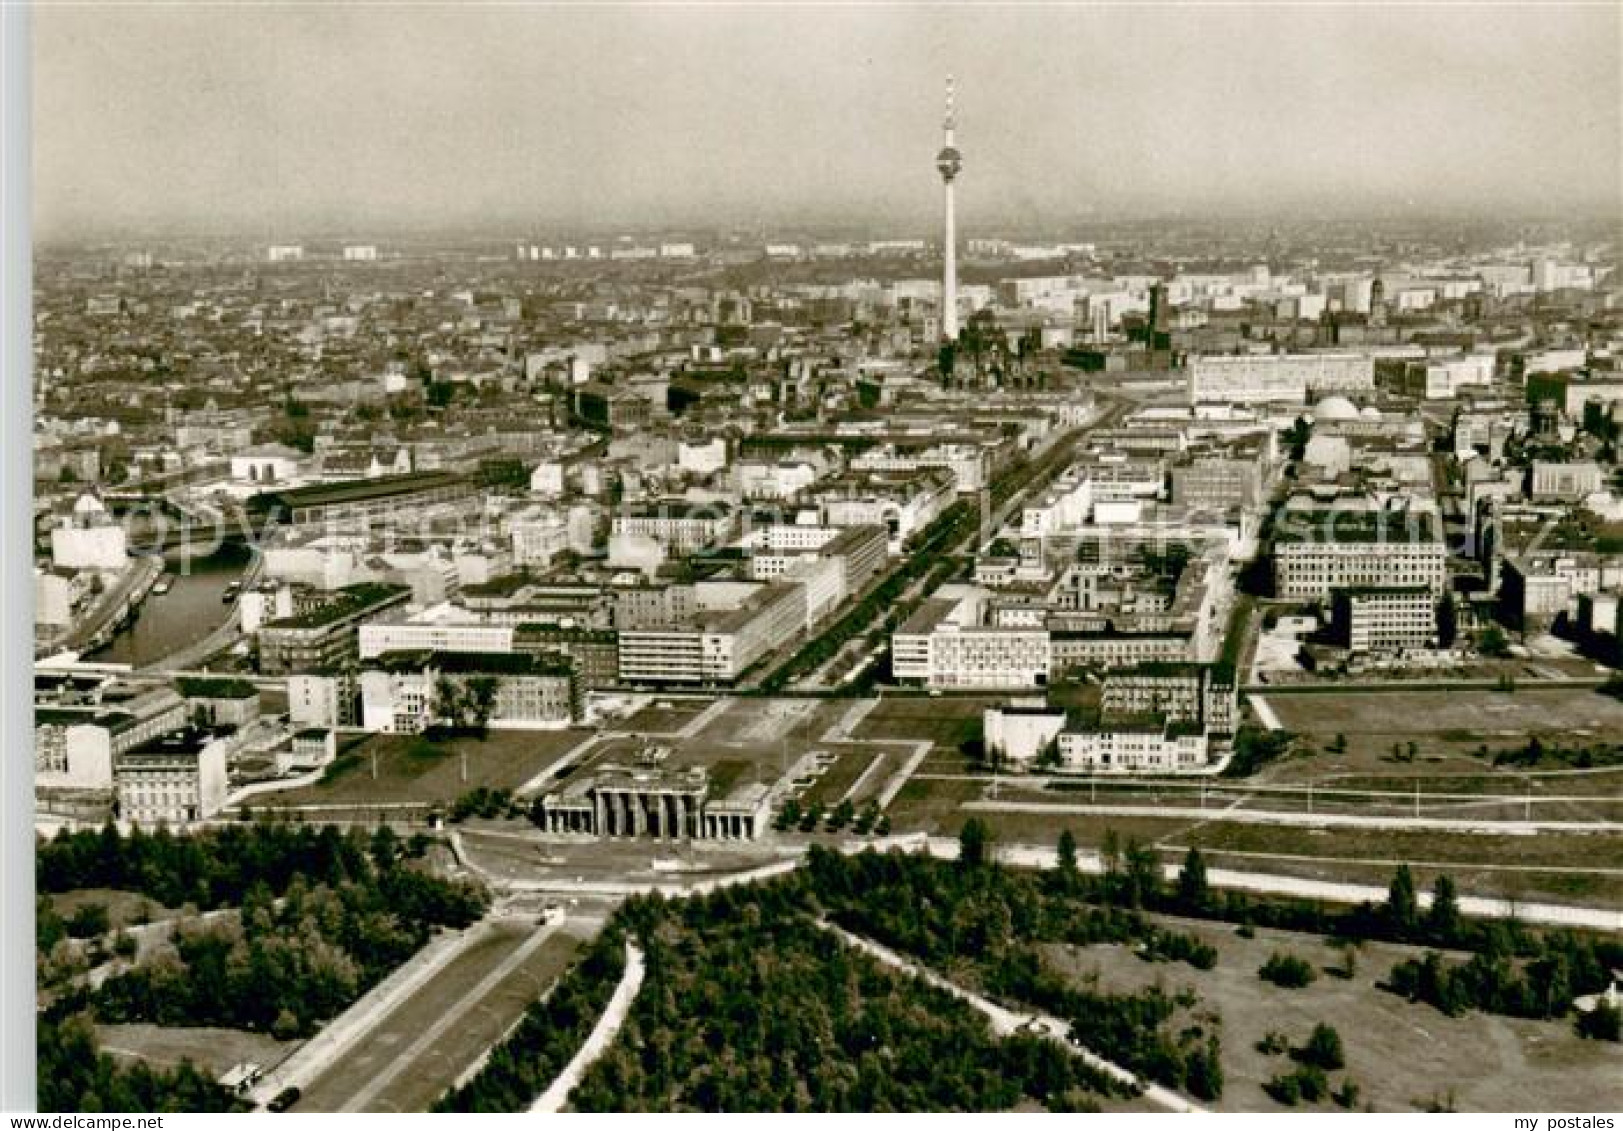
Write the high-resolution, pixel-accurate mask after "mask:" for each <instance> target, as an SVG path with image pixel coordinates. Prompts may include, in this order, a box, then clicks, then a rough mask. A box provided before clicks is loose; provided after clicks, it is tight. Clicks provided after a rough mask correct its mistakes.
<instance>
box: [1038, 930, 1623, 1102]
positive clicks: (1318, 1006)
mask: <svg viewBox="0 0 1623 1131" xmlns="http://www.w3.org/2000/svg"><path fill="white" fill-rule="evenodd" d="M1175 925H1176V927H1177V928H1178V929H1179V930H1184V931H1189V932H1191V933H1193V934H1195V935H1198V936H1199V937H1200V938H1202V939H1203V940H1205V941H1206V942H1208V943H1210V944H1211V945H1212V946H1214V947H1216V948H1217V950H1218V953H1219V959H1218V963H1217V966H1216V967H1215V968H1214V969H1212V970H1209V971H1200V970H1195V969H1193V968H1192V967H1189V966H1186V965H1182V964H1172V965H1167V964H1151V963H1148V962H1145V961H1143V960H1142V959H1140V958H1138V957H1137V956H1136V955H1134V954H1133V953H1131V952H1130V951H1128V950H1126V949H1124V948H1122V947H1119V946H1093V947H1065V946H1058V945H1056V946H1050V947H1047V948H1045V958H1046V959H1047V960H1048V961H1049V962H1050V963H1051V964H1052V965H1053V966H1054V967H1055V968H1056V969H1058V970H1060V971H1062V972H1064V973H1066V974H1067V975H1069V976H1071V977H1073V978H1076V979H1085V978H1091V976H1092V975H1093V974H1094V973H1097V975H1098V978H1099V984H1100V986H1101V987H1102V988H1106V989H1117V990H1127V989H1139V988H1144V987H1148V986H1150V985H1153V984H1155V983H1156V982H1161V983H1162V984H1164V985H1165V986H1166V987H1167V988H1168V989H1176V988H1178V987H1181V986H1191V987H1193V988H1194V990H1195V992H1196V993H1197V994H1198V995H1199V996H1200V1001H1199V1003H1197V1005H1196V1006H1195V1012H1197V1013H1198V1012H1200V1011H1201V1010H1204V1009H1215V1010H1216V1011H1217V1012H1218V1013H1219V1014H1220V1016H1221V1018H1222V1035H1223V1068H1224V1075H1225V1077H1226V1081H1225V1087H1224V1090H1223V1097H1222V1099H1221V1100H1219V1101H1218V1102H1217V1103H1216V1105H1215V1106H1216V1108H1217V1109H1218V1110H1221V1111H1254V1112H1270V1111H1273V1112H1277V1111H1281V1110H1284V1109H1282V1108H1281V1107H1280V1105H1278V1104H1277V1103H1275V1101H1274V1100H1273V1099H1272V1098H1271V1097H1269V1096H1268V1095H1267V1093H1265V1092H1264V1091H1263V1090H1262V1085H1263V1084H1264V1083H1266V1082H1267V1081H1268V1080H1269V1079H1271V1078H1272V1077H1273V1076H1274V1075H1276V1074H1279V1073H1282V1072H1288V1071H1290V1069H1291V1068H1292V1067H1293V1065H1292V1063H1291V1062H1290V1060H1289V1058H1288V1057H1286V1056H1283V1055H1274V1056H1269V1055H1266V1054H1264V1053H1262V1052H1260V1051H1258V1050H1257V1048H1256V1044H1257V1042H1258V1041H1259V1040H1260V1039H1261V1038H1262V1037H1263V1035H1264V1034H1265V1033H1267V1032H1269V1031H1272V1030H1277V1031H1279V1032H1282V1033H1284V1034H1285V1035H1286V1036H1287V1037H1288V1038H1289V1039H1290V1040H1291V1042H1292V1044H1294V1045H1300V1044H1301V1043H1302V1042H1303V1041H1305V1040H1306V1038H1307V1036H1308V1034H1309V1033H1310V1032H1311V1031H1312V1028H1313V1026H1314V1025H1315V1024H1317V1023H1319V1022H1321V1021H1322V1022H1325V1023H1327V1024H1329V1025H1332V1026H1334V1027H1335V1028H1336V1030H1337V1031H1338V1032H1339V1033H1340V1035H1341V1039H1342V1044H1343V1047H1344V1049H1345V1051H1346V1057H1347V1067H1346V1069H1345V1070H1344V1071H1338V1072H1334V1073H1331V1081H1332V1084H1335V1085H1339V1084H1340V1082H1341V1081H1342V1080H1343V1078H1346V1077H1350V1078H1352V1079H1354V1080H1356V1081H1357V1082H1358V1084H1359V1087H1360V1090H1361V1092H1362V1097H1361V1099H1360V1101H1359V1106H1360V1108H1362V1107H1363V1106H1364V1105H1365V1104H1368V1105H1370V1106H1372V1107H1373V1108H1374V1109H1375V1110H1377V1111H1413V1110H1424V1109H1425V1108H1426V1106H1427V1105H1428V1104H1429V1103H1431V1102H1432V1101H1433V1100H1434V1099H1441V1100H1446V1099H1447V1098H1448V1097H1449V1096H1450V1095H1452V1100H1453V1106H1454V1107H1455V1108H1456V1109H1457V1110H1459V1111H1513V1110H1516V1111H1520V1110H1533V1111H1545V1110H1547V1111H1564V1110H1568V1109H1570V1108H1574V1107H1576V1108H1582V1109H1584V1110H1596V1111H1615V1110H1617V1109H1618V1108H1619V1107H1623V1073H1620V1072H1618V1071H1617V1067H1618V1058H1617V1046H1616V1045H1612V1044H1606V1043H1603V1042H1599V1041H1585V1040H1581V1039H1579V1038H1578V1037H1577V1036H1576V1035H1575V1034H1574V1033H1573V1030H1572V1024H1571V1022H1570V1021H1565V1022H1558V1021H1524V1020H1519V1019H1514V1018H1507V1017H1498V1016H1493V1015H1489V1014H1483V1013H1470V1014H1467V1015H1465V1016H1464V1017H1458V1018H1450V1017H1446V1016H1444V1015H1443V1014H1442V1013H1439V1012H1438V1011H1437V1010H1435V1009H1432V1008H1431V1007H1430V1006H1425V1005H1411V1004H1410V1003H1408V1002H1407V1001H1405V1000H1404V999H1402V998H1399V997H1396V996H1394V995H1392V994H1388V993H1385V992H1383V991H1381V990H1378V989H1376V988H1375V983H1376V982H1377V981H1379V980H1380V979H1382V978H1384V977H1385V976H1386V975H1387V973H1388V972H1389V971H1390V970H1391V968H1392V966H1393V964H1394V963H1395V962H1397V961H1398V960H1399V959H1400V958H1405V957H1410V956H1411V955H1412V954H1414V953H1417V952H1416V951H1414V950H1413V949H1412V948H1406V947H1398V946H1390V945H1386V944H1381V943H1366V944H1364V946H1362V947H1361V948H1360V950H1359V953H1358V959H1357V967H1356V972H1355V973H1354V976H1353V977H1352V978H1351V979H1346V978H1341V977H1337V976H1334V975H1330V974H1328V973H1321V975H1320V977H1319V978H1318V980H1317V981H1315V982H1314V983H1313V984H1312V985H1310V986H1308V987H1306V988H1304V989H1298V990H1286V989H1280V988H1278V987H1276V986H1273V985H1271V984H1269V983H1267V982H1264V981H1262V980H1261V979H1260V978H1258V977H1257V968H1258V967H1259V966H1261V965H1262V963H1263V962H1264V961H1266V960H1267V958H1268V956H1269V955H1270V954H1272V953H1273V952H1275V951H1284V952H1287V953H1291V954H1295V955H1297V956H1299V957H1302V958H1305V959H1307V960H1309V961H1310V962H1312V963H1313V964H1314V965H1316V966H1319V967H1326V966H1332V965H1338V964H1339V962H1340V956H1339V952H1338V951H1337V950H1335V949H1334V948H1333V947H1331V946H1329V945H1328V944H1327V943H1326V942H1325V940H1323V939H1320V938H1317V937H1315V936H1311V935H1297V934H1290V933H1287V932H1282V931H1268V930H1259V931H1258V932H1257V937H1256V938H1254V939H1242V938H1240V937H1238V935H1236V934H1235V932H1234V929H1233V928H1231V927H1227V926H1222V925H1218V924H1211V923H1201V922H1194V921H1184V920H1178V921H1176V922H1175ZM1322 1106H1323V1107H1324V1108H1325V1109H1327V1110H1332V1111H1333V1110H1337V1109H1336V1108H1335V1107H1334V1106H1333V1105H1331V1104H1329V1103H1328V1102H1326V1103H1324V1104H1323V1105H1322Z"/></svg>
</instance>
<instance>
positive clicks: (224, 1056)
mask: <svg viewBox="0 0 1623 1131" xmlns="http://www.w3.org/2000/svg"><path fill="white" fill-rule="evenodd" d="M96 1036H97V1039H98V1040H99V1041H100V1042H101V1049H102V1051H103V1052H106V1053H110V1054H111V1055H113V1056H115V1057H118V1058H119V1059H121V1060H140V1061H144V1062H145V1063H147V1064H150V1065H152V1066H153V1067H154V1068H163V1069H168V1068H174V1067H176V1066H177V1065H179V1064H180V1063H181V1062H182V1061H190V1062H191V1063H192V1064H194V1065H196V1066H197V1067H198V1068H199V1069H201V1070H202V1071H204V1072H207V1073H209V1074H211V1075H214V1076H219V1075H222V1074H224V1073H225V1072H226V1071H227V1070H228V1069H230V1068H233V1067H235V1066H236V1065H238V1064H244V1063H253V1064H257V1065H259V1066H260V1067H261V1068H272V1067H274V1066H275V1065H276V1064H278V1063H279V1062H281V1061H282V1060H283V1059H284V1058H285V1057H287V1056H288V1055H289V1054H291V1053H292V1052H293V1050H294V1049H296V1048H298V1047H299V1045H300V1044H302V1043H303V1042H300V1041H278V1040H277V1039H276V1038H274V1037H272V1036H269V1035H268V1034H265V1033H250V1032H248V1031H247V1030H245V1029H218V1028H204V1027H182V1026H168V1025H148V1024H131V1025H97V1026H96Z"/></svg>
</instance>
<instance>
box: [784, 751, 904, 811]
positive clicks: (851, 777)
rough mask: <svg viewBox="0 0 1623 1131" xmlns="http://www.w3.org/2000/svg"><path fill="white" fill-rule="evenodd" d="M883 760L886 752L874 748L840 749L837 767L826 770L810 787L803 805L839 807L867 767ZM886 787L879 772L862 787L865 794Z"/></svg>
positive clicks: (804, 797)
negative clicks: (842, 799)
mask: <svg viewBox="0 0 1623 1131" xmlns="http://www.w3.org/2000/svg"><path fill="white" fill-rule="evenodd" d="M882 757H884V754H883V752H882V751H880V750H877V749H874V748H872V747H864V746H858V747H851V746H846V747H842V748H840V750H839V757H838V758H837V759H836V760H835V762H834V764H833V765H832V766H830V767H829V768H828V769H827V770H825V771H823V773H822V775H821V776H820V777H819V778H818V779H817V780H816V781H815V782H813V783H812V784H811V785H810V786H808V787H807V789H806V792H805V794H804V795H803V796H802V798H801V802H802V803H803V804H807V805H810V804H822V805H827V806H830V807H832V806H835V805H838V804H839V802H840V799H841V798H842V797H844V796H845V794H846V791H847V790H849V789H850V788H851V787H852V786H853V785H855V784H856V783H857V779H858V778H860V777H862V775H863V774H864V773H866V772H867V770H868V767H870V766H872V765H873V763H874V760H875V759H876V758H882ZM881 772H882V768H881ZM883 784H884V779H883V777H881V776H880V773H875V775H874V776H873V777H872V778H870V779H869V780H868V782H867V783H866V784H865V785H864V787H863V788H864V790H865V791H867V790H870V789H873V790H877V789H878V788H879V786H882V785H883Z"/></svg>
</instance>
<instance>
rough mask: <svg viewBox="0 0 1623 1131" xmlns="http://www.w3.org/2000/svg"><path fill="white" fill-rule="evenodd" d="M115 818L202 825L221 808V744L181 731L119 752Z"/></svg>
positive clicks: (224, 783)
mask: <svg viewBox="0 0 1623 1131" xmlns="http://www.w3.org/2000/svg"><path fill="white" fill-rule="evenodd" d="M113 774H114V780H115V784H116V787H117V793H118V815H119V817H120V818H122V819H123V820H126V821H130V822H132V823H135V824H138V825H146V826H152V825H160V824H168V825H185V824H189V823H191V822H194V821H206V820H208V819H209V818H211V817H213V816H215V815H216V814H217V813H219V812H220V810H221V809H222V808H224V806H225V799H226V788H227V777H226V743H225V741H224V740H222V739H219V738H214V737H212V736H211V735H209V734H207V733H205V732H202V731H192V730H188V731H182V732H179V733H176V734H173V735H167V736H165V737H163V738H159V739H155V740H153V741H152V742H149V743H147V744H145V745H143V746H139V747H136V748H135V749H133V750H128V751H126V752H124V753H123V754H120V755H119V756H118V757H117V759H115V761H114V766H113Z"/></svg>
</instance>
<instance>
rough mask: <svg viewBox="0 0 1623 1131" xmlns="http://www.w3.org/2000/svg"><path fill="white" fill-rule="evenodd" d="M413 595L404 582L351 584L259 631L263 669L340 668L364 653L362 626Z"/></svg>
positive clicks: (280, 671) (271, 671)
mask: <svg viewBox="0 0 1623 1131" xmlns="http://www.w3.org/2000/svg"><path fill="white" fill-rule="evenodd" d="M410 599H411V590H410V589H407V588H406V587H405V586H403V585H377V584H370V583H368V584H362V585H352V586H350V587H349V588H348V589H342V590H339V591H338V593H336V594H334V595H333V597H332V598H331V599H330V600H328V601H326V602H324V603H323V604H320V605H318V606H316V607H314V608H312V609H309V610H308V611H306V612H303V613H299V614H297V615H295V616H291V617H284V618H283V619H281V620H274V621H271V622H270V623H268V624H266V625H265V626H264V627H263V628H261V629H260V630H259V670H260V671H262V672H264V673H265V674H266V675H284V674H287V673H291V672H300V671H311V670H315V669H318V668H337V667H342V666H343V665H344V664H345V663H347V662H349V661H352V660H355V659H356V658H358V656H359V640H358V633H357V629H358V628H359V627H360V626H361V625H364V624H366V623H367V622H369V621H372V620H375V619H376V618H378V617H381V616H383V615H385V614H386V613H388V612H389V610H391V609H396V608H399V607H400V606H402V605H404V604H406V602H407V601H409V600H410Z"/></svg>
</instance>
